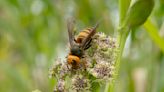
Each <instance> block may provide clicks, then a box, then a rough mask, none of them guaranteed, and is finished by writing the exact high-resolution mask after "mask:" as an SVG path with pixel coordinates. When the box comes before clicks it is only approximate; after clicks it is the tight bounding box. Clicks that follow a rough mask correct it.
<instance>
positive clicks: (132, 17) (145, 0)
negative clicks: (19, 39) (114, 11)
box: [125, 0, 154, 28]
mask: <svg viewBox="0 0 164 92" xmlns="http://www.w3.org/2000/svg"><path fill="white" fill-rule="evenodd" d="M153 7H154V1H153V0H138V1H136V2H135V3H134V4H133V5H132V6H131V8H130V9H129V11H128V14H127V17H126V20H125V26H129V27H130V28H134V27H138V26H140V25H142V24H143V23H144V22H145V21H146V19H147V18H148V16H149V15H150V13H151V11H152V9H153Z"/></svg>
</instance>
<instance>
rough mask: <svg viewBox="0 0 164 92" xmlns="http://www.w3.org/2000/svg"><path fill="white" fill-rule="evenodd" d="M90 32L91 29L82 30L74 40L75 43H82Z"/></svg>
mask: <svg viewBox="0 0 164 92" xmlns="http://www.w3.org/2000/svg"><path fill="white" fill-rule="evenodd" d="M90 32H91V28H87V29H84V30H82V31H81V32H80V33H79V34H78V36H77V38H76V42H77V43H82V41H83V40H84V39H85V38H86V37H87V36H88V35H89V33H90Z"/></svg>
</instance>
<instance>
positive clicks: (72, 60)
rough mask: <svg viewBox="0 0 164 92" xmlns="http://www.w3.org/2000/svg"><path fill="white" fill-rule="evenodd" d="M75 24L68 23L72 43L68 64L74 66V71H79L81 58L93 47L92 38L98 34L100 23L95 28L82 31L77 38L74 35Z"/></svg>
mask: <svg viewBox="0 0 164 92" xmlns="http://www.w3.org/2000/svg"><path fill="white" fill-rule="evenodd" d="M73 24H74V23H73V22H71V21H68V23H67V27H68V35H69V43H70V52H69V55H68V56H67V63H68V64H69V65H71V66H72V68H73V69H77V68H78V67H79V65H80V63H81V61H80V60H81V58H82V57H83V55H84V51H85V50H87V49H88V48H89V47H90V46H91V41H92V37H93V36H94V35H95V33H96V29H97V27H98V23H97V24H96V25H95V27H93V28H87V29H84V30H82V31H81V32H80V33H79V34H78V35H77V37H76V39H75V36H74V34H73V28H74V27H73Z"/></svg>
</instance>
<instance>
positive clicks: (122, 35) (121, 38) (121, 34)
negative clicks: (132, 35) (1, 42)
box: [105, 27, 130, 92]
mask: <svg viewBox="0 0 164 92" xmlns="http://www.w3.org/2000/svg"><path fill="white" fill-rule="evenodd" d="M129 31H130V29H129V27H126V28H120V29H118V37H117V41H118V44H119V53H118V57H117V59H116V71H115V75H114V77H113V78H114V81H112V83H108V84H107V85H106V89H105V92H114V86H115V80H116V79H117V77H118V73H119V68H120V61H121V57H122V53H123V50H124V46H125V42H126V39H127V36H128V34H129Z"/></svg>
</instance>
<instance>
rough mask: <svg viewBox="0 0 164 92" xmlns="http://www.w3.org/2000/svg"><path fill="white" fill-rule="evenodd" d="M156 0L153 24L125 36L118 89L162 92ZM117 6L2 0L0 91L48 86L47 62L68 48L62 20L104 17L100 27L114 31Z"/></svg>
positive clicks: (162, 20) (163, 1) (81, 0)
mask: <svg viewBox="0 0 164 92" xmlns="http://www.w3.org/2000/svg"><path fill="white" fill-rule="evenodd" d="M128 1H130V0H128ZM154 1H155V7H154V9H153V12H152V14H151V16H150V17H149V21H150V23H151V25H152V26H151V25H148V24H145V25H144V26H142V27H139V28H135V29H133V31H131V33H130V35H129V37H128V41H127V43H126V46H125V49H124V54H123V60H122V62H121V71H120V73H119V78H118V79H117V80H116V81H117V86H116V88H115V91H116V92H164V86H163V85H164V73H163V71H164V55H163V54H164V53H163V52H162V50H161V49H162V48H163V47H161V46H163V45H160V44H163V43H162V42H163V41H164V17H163V16H164V11H163V10H164V0H154ZM148 2H149V1H148ZM127 3H128V2H127ZM118 12H119V10H118V1H117V0H0V73H1V76H0V83H1V84H0V92H31V91H32V90H35V89H39V90H41V91H42V92H51V91H52V90H53V88H54V84H55V81H54V80H51V79H48V68H49V67H50V66H51V65H52V63H53V61H54V59H55V58H56V57H61V58H64V57H65V56H66V54H67V52H66V51H67V50H66V45H67V41H68V36H67V28H66V20H67V19H68V18H69V17H74V18H75V19H76V28H77V30H81V29H83V28H85V27H88V26H92V25H94V24H95V23H96V22H97V21H98V20H102V22H101V24H100V27H99V28H98V31H102V32H105V33H107V34H109V35H110V36H114V35H113V34H115V31H114V30H115V29H116V26H118V25H119V24H118V20H119V19H118ZM123 16H125V15H123ZM152 27H155V30H153V29H152V30H151V28H152ZM63 48H64V49H63Z"/></svg>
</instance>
